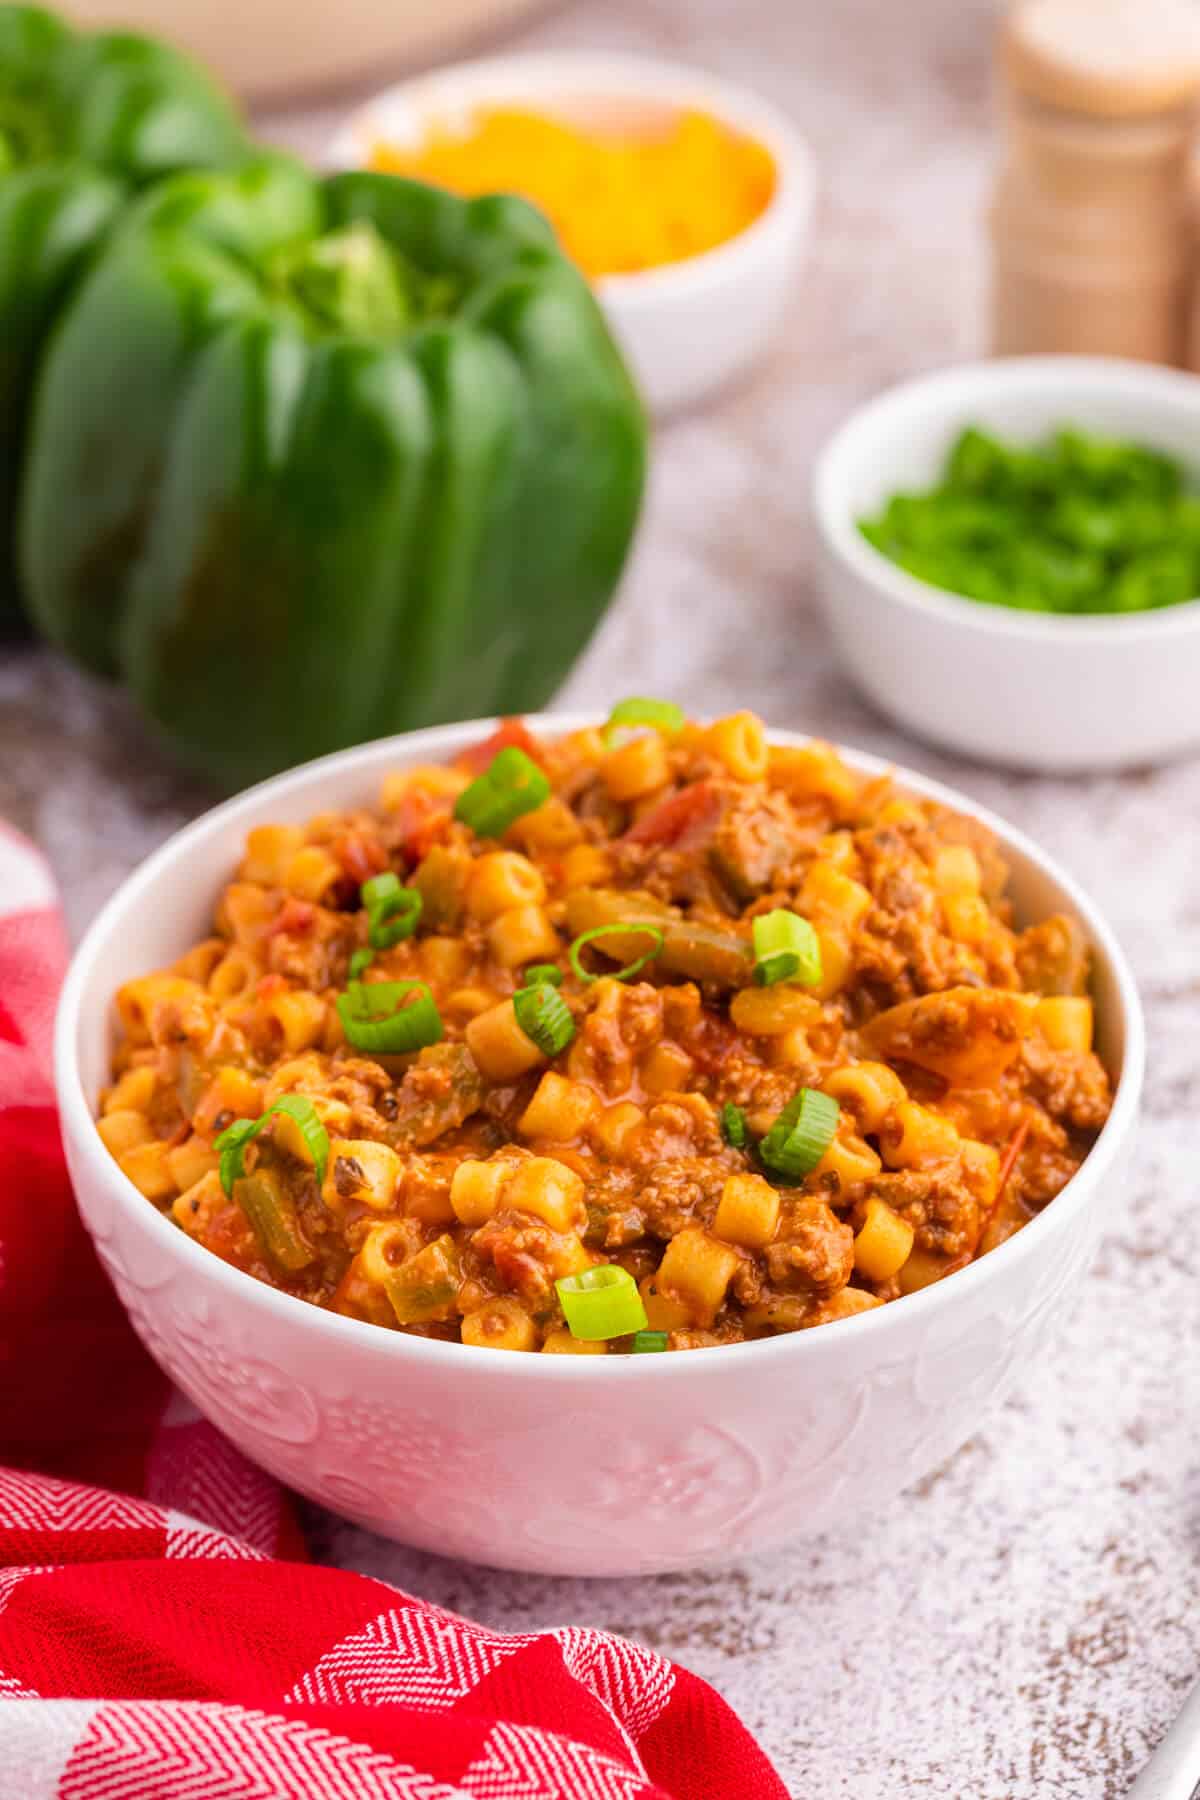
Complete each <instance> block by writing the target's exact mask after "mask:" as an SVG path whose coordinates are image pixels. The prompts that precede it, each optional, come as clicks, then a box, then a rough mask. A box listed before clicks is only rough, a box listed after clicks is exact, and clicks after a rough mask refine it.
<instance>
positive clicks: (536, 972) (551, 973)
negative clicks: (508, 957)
mask: <svg viewBox="0 0 1200 1800" xmlns="http://www.w3.org/2000/svg"><path fill="white" fill-rule="evenodd" d="M539 981H548V982H549V983H550V985H551V987H561V986H562V983H563V972H562V970H561V969H560V968H559V966H558V964H557V963H531V964H530V966H529V968H527V969H526V971H525V979H524V981H523V982H522V983H521V986H522V987H536V986H537V985H538V982H539Z"/></svg>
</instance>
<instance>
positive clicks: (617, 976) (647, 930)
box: [567, 919, 666, 983]
mask: <svg viewBox="0 0 1200 1800" xmlns="http://www.w3.org/2000/svg"><path fill="white" fill-rule="evenodd" d="M631 931H635V932H640V933H641V934H642V935H643V936H644V937H650V938H653V939H654V942H653V943H652V944H651V946H650V948H649V950H647V952H646V954H645V955H644V956H639V957H638V958H637V960H636V961H635V962H631V963H627V964H626V965H625V967H624V968H623V969H617V970H616V971H615V973H613V974H611V975H609V974H607V971H605V970H601V972H600V974H598V975H592V974H590V973H589V972H588V970H587V969H585V968H584V966H583V964H582V963H581V962H580V960H579V953H580V951H581V950H582V949H583V947H584V945H585V944H594V943H596V942H597V941H598V940H599V939H600V938H606V937H617V936H628V934H629V933H630V932H631ZM665 941H666V940H665V938H664V936H663V933H662V932H661V930H660V929H659V927H658V926H657V925H650V924H645V923H643V922H642V921H641V920H639V919H631V920H630V921H629V923H628V924H616V925H593V926H592V929H591V930H590V931H581V932H580V934H579V936H578V937H577V938H576V939H575V941H574V943H573V944H571V945H570V947H569V948H568V950H567V959H568V961H569V962H570V964H571V967H572V968H573V969H574V971H575V973H576V975H578V977H579V979H580V981H582V982H588V983H590V982H593V981H601V980H603V979H607V980H609V981H628V980H629V978H630V976H631V975H636V974H638V973H639V972H640V971H641V970H642V969H644V968H645V966H646V964H647V963H648V962H653V961H654V958H655V957H656V956H657V955H658V954H659V953H660V951H661V950H662V947H663V944H664V942H665Z"/></svg>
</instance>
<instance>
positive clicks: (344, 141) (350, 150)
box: [323, 50, 817, 310]
mask: <svg viewBox="0 0 1200 1800" xmlns="http://www.w3.org/2000/svg"><path fill="white" fill-rule="evenodd" d="M522 82H527V83H528V84H529V87H530V93H531V94H532V92H533V91H535V90H536V89H537V88H539V87H542V88H544V89H545V91H546V92H547V93H550V92H552V91H553V89H554V87H555V86H558V85H561V84H566V83H571V84H573V85H574V86H575V87H576V89H577V90H578V91H579V92H581V93H583V92H586V91H588V90H591V91H592V92H593V93H596V94H612V95H614V96H619V97H621V98H631V99H636V98H646V99H654V100H658V101H662V102H664V103H666V104H667V105H671V106H683V105H685V104H688V103H692V104H699V105H701V106H703V107H704V108H705V109H706V110H708V111H710V112H711V113H712V114H713V115H714V116H716V117H718V118H719V119H720V120H721V122H722V123H723V124H726V125H729V126H732V127H733V128H734V129H735V130H737V131H739V132H740V133H742V135H744V136H747V137H751V138H753V139H755V140H756V141H757V142H758V143H759V144H761V145H762V147H763V148H764V149H766V150H767V151H769V152H770V155H771V160H772V162H773V163H774V165H775V187H774V191H773V192H772V194H771V197H770V199H769V200H768V201H767V204H766V206H765V207H764V208H763V210H762V212H760V213H759V214H758V215H757V217H756V218H754V219H751V221H750V223H749V224H748V225H746V226H744V227H743V228H742V230H740V231H738V232H736V233H735V235H734V236H733V237H731V238H727V239H726V240H725V241H724V242H723V243H720V244H715V245H714V246H713V247H712V248H711V249H709V250H704V251H701V252H700V253H699V254H698V255H696V256H687V257H682V258H681V259H680V260H679V261H677V262H671V263H662V264H660V265H659V266H658V267H656V268H653V269H643V270H635V271H632V272H627V273H624V274H615V275H601V276H598V277H596V278H595V279H594V280H592V282H591V286H592V288H593V290H594V292H595V293H596V294H597V295H598V296H599V297H600V298H601V299H602V300H604V301H605V302H606V303H609V304H611V305H614V306H619V307H621V308H626V309H629V310H636V309H637V308H638V307H639V306H640V305H642V304H643V303H644V304H647V305H650V304H653V303H656V302H659V301H667V302H670V301H675V300H680V301H682V300H686V299H687V298H688V297H689V296H690V295H691V294H693V293H695V292H696V291H698V290H704V289H711V285H712V283H713V282H714V281H722V282H723V281H733V280H736V279H737V278H738V276H739V273H742V272H744V271H743V270H742V269H741V268H740V267H739V265H743V264H746V265H749V264H750V262H751V261H752V260H753V259H755V258H756V257H757V255H758V253H759V251H760V250H762V249H769V248H771V240H772V239H773V238H774V237H775V236H776V235H777V233H779V232H780V231H781V230H784V231H790V229H791V226H792V224H793V222H795V221H801V222H802V221H803V220H805V219H806V218H807V216H808V214H809V213H810V211H811V209H812V206H813V203H814V200H815V197H816V191H817V173H816V158H815V156H814V154H813V152H812V150H811V149H810V148H809V145H808V144H807V142H806V141H805V139H804V138H803V137H802V136H801V134H800V133H799V132H798V131H797V130H796V128H795V126H794V125H793V124H792V122H791V120H790V119H788V118H787V116H786V115H785V114H784V113H783V112H782V111H781V110H780V109H779V108H778V107H777V106H775V105H774V104H773V102H771V101H770V100H768V99H766V98H765V97H763V96H762V95H760V94H758V93H757V92H755V91H754V90H753V89H751V88H746V87H742V86H739V85H737V84H735V83H733V82H728V81H726V80H724V79H723V78H722V77H720V76H717V75H714V74H711V73H709V71H708V70H706V69H702V68H697V67H693V66H691V65H689V64H687V63H681V62H676V61H673V60H671V59H668V58H660V57H656V56H644V55H641V54H638V53H635V52H624V51H591V50H529V51H522V52H518V53H516V54H514V55H511V56H486V57H474V58H471V59H470V60H468V61H464V62H457V63H448V64H446V65H445V66H444V67H442V68H439V69H434V70H430V71H428V72H426V73H425V74H422V75H414V76H410V77H409V78H407V79H406V80H403V81H399V82H395V83H393V84H392V85H391V86H389V87H386V88H381V89H380V91H379V92H378V93H377V94H373V95H372V96H371V97H370V99H368V100H364V101H363V102H361V103H360V104H359V105H358V106H356V107H355V109H354V111H353V112H352V113H350V115H349V116H348V117H347V118H346V119H344V120H343V121H342V123H341V125H340V126H339V127H338V129H337V131H336V132H335V133H334V135H333V136H332V138H331V139H330V140H329V142H328V143H327V145H326V147H325V151H324V158H323V160H324V162H325V163H326V164H327V165H328V166H329V167H331V168H336V169H345V168H362V167H363V166H364V165H363V160H362V157H363V140H364V136H365V131H366V128H367V127H369V126H370V123H371V119H372V115H373V114H376V113H386V111H387V110H389V109H391V110H396V109H399V108H406V107H413V106H415V104H416V103H417V102H418V101H419V100H420V97H421V95H422V94H423V93H424V94H428V95H429V96H430V97H431V99H432V98H433V97H434V96H436V95H438V94H440V93H445V94H446V95H447V97H449V96H451V95H452V94H453V93H454V91H455V90H456V89H457V90H459V91H460V92H461V93H462V95H463V96H464V97H467V98H470V97H472V96H473V95H474V96H476V97H478V98H480V99H482V98H484V96H485V95H486V94H488V93H490V92H493V91H494V96H495V98H497V99H499V98H500V97H501V95H502V93H503V91H504V89H505V88H506V87H507V86H508V85H509V84H510V83H516V84H518V85H520V84H521V83H522ZM512 97H513V98H515V97H517V96H512ZM377 129H378V130H382V129H383V127H382V126H379V127H377Z"/></svg>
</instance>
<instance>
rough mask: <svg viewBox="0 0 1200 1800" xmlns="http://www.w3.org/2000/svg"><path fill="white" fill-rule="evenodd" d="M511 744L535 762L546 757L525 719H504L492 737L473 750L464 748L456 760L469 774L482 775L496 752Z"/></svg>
mask: <svg viewBox="0 0 1200 1800" xmlns="http://www.w3.org/2000/svg"><path fill="white" fill-rule="evenodd" d="M510 746H515V747H516V748H517V749H518V750H523V751H524V752H525V754H526V756H528V757H531V758H532V760H533V761H534V762H535V763H541V762H543V761H544V759H545V755H546V752H545V750H544V749H543V748H542V745H541V744H540V743H539V742H538V740H537V738H535V737H534V735H533V733H532V731H530V729H529V727H528V726H527V725H526V723H525V721H524V719H503V720H502V721H501V722H500V724H499V725H498V726H497V727H496V729H495V731H493V733H492V735H491V737H487V738H484V740H483V742H482V744H476V745H475V747H474V749H472V750H464V751H463V752H462V754H461V755H460V756H458V757H456V759H455V760H456V762H457V764H458V767H459V768H460V769H465V770H466V772H467V774H468V775H481V774H482V773H483V771H484V770H485V769H486V768H487V766H488V764H489V763H490V762H491V760H492V758H493V757H494V756H495V754H496V752H497V751H498V750H507V749H509V748H510Z"/></svg>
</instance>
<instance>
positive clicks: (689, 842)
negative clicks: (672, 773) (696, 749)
mask: <svg viewBox="0 0 1200 1800" xmlns="http://www.w3.org/2000/svg"><path fill="white" fill-rule="evenodd" d="M720 815H721V799H720V795H719V794H717V793H716V791H715V790H714V789H713V788H711V787H710V786H709V784H708V783H707V782H706V781H693V782H692V784H691V786H690V787H685V788H680V790H679V792H678V793H677V794H668V795H667V798H666V799H665V800H660V801H659V803H658V805H657V806H653V807H651V809H650V811H649V812H648V813H643V814H642V817H641V818H640V819H639V820H638V821H637V823H636V824H634V825H631V826H630V828H629V830H628V831H627V832H626V833H625V842H626V843H627V844H670V845H671V846H672V848H673V849H676V850H693V849H695V848H696V846H697V845H698V844H701V843H703V841H704V839H705V838H706V837H708V836H709V834H710V833H711V832H712V831H713V830H714V828H715V827H716V824H717V820H718V819H719V818H720Z"/></svg>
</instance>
